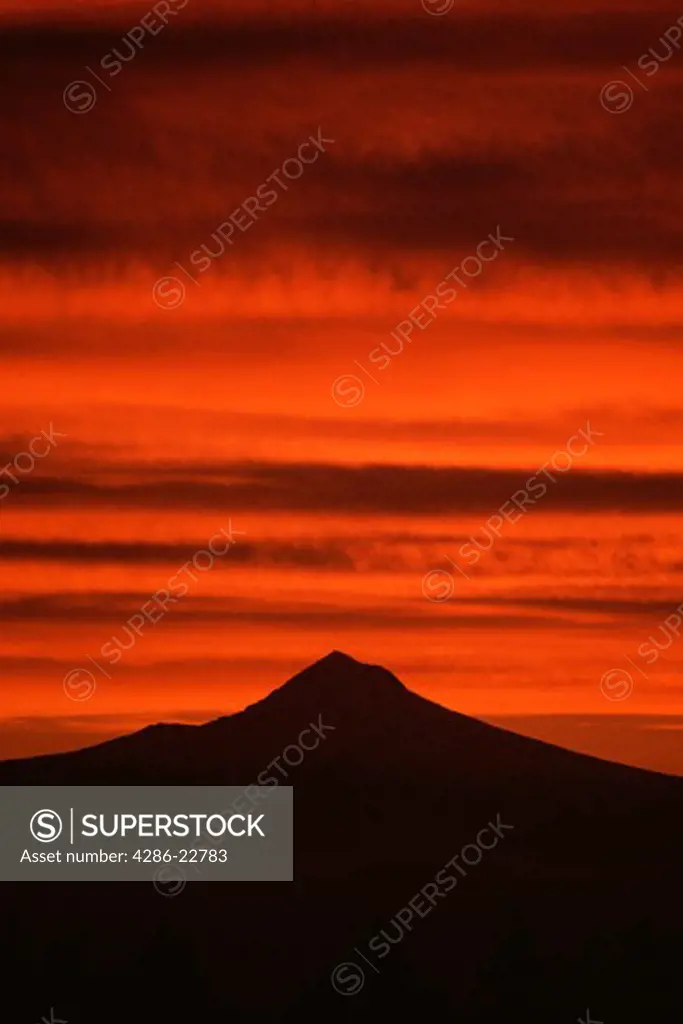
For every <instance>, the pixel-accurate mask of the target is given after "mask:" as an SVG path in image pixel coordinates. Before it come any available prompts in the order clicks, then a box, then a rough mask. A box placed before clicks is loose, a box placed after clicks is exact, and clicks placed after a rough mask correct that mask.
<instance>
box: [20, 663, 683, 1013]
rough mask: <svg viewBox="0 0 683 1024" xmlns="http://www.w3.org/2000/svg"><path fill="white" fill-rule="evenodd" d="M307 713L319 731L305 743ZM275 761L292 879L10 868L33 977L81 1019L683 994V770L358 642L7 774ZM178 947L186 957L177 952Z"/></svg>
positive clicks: (508, 1008) (223, 779)
mask: <svg viewBox="0 0 683 1024" xmlns="http://www.w3.org/2000/svg"><path fill="white" fill-rule="evenodd" d="M306 729H308V730H309V733H308V734H307V736H308V738H309V739H310V738H311V737H313V736H315V737H317V738H318V740H319V742H318V744H317V746H316V747H315V749H311V750H306V751H302V746H301V743H300V735H301V733H302V730H306ZM311 729H313V732H310V730H311ZM310 745H311V746H312V745H313V744H310ZM288 751H289V753H288ZM264 773H265V774H266V775H267V776H268V777H269V778H270V779H271V780H273V781H275V782H278V783H279V784H283V785H292V786H293V787H294V803H295V849H294V853H295V881H294V882H293V883H277V884H275V883H261V884H253V883H252V884H250V885H237V884H234V883H217V882H194V883H193V882H192V881H190V882H188V884H187V886H186V888H185V889H184V890H183V892H182V893H181V894H180V895H179V896H177V897H176V898H173V899H164V898H163V896H161V895H160V894H159V893H158V892H156V891H155V889H154V887H153V886H152V885H151V884H149V885H148V884H147V883H109V884H105V883H97V884H90V883H88V884H86V883H55V884H49V885H46V884H42V885H40V884H35V883H34V884H28V883H27V884H22V885H18V886H8V885H4V886H3V887H2V892H1V893H0V895H1V896H2V898H3V903H4V904H5V906H6V909H7V913H6V919H7V921H8V924H7V931H6V933H5V935H4V936H3V941H4V945H5V948H6V951H7V956H8V958H9V960H8V962H9V963H10V964H11V968H12V969H11V972H7V973H8V977H10V978H11V983H12V984H13V985H14V984H16V986H17V992H19V993H20V992H21V990H22V989H21V986H22V984H23V985H24V986H25V985H27V984H28V979H32V980H31V985H32V986H33V989H34V990H36V985H37V988H38V989H39V990H40V993H41V997H42V998H44V999H45V1006H46V1007H50V1006H54V1007H55V1010H56V1014H57V1016H61V1017H63V1018H65V1019H67V1020H68V1021H69V1024H72V1022H78V1021H79V1020H83V1021H85V1020H91V1019H95V1018H97V1019H98V1020H99V1021H100V1022H108V1021H109V1020H111V1021H112V1022H113V1021H114V1020H117V1021H120V1020H125V1021H126V1022H137V1021H138V1020H140V1021H142V1020H145V1022H148V1021H149V1020H156V1019H159V1020H160V1021H161V1020H164V1021H174V1020H175V1019H178V1020H179V1021H180V1020H181V1019H182V1020H183V1021H185V1022H187V1021H190V1020H193V1019H197V1020H199V1019H200V1017H199V1016H197V1017H196V1018H193V1016H192V1013H193V1012H195V1013H198V1014H200V1015H201V1019H202V1020H203V1019H204V1017H205V1016H207V1015H208V1014H213V1013H215V1014H219V1013H220V1014H224V1015H225V1014H231V1015H233V1017H234V1019H238V1020H241V1019H242V1017H243V1018H244V1020H250V1021H254V1020H255V1021H261V1020H263V1021H280V1020H283V1021H287V1020H295V1019H296V1020H297V1021H298V1020H300V1019H301V1016H302V1015H305V1016H312V1017H313V1016H315V1017H317V1018H319V1019H322V1020H325V1021H337V1020H340V1021H341V1020H358V1021H365V1020H368V1021H369V1020H373V1021H374V1020H376V1017H377V1015H378V1013H379V1014H382V1015H387V1016H394V1015H396V1016H398V1017H399V1019H403V1018H404V1017H405V1016H409V1017H417V1016H420V1017H421V1018H424V1019H426V1020H430V1019H431V1018H432V1017H434V1019H436V1018H437V1017H438V1018H439V1019H453V1020H455V1019H459V1020H465V1021H469V1020H472V1021H475V1020H476V1021H485V1022H488V1021H491V1022H493V1021H494V1020H495V1021H496V1022H500V1021H501V1020H503V1019H508V1018H510V1019H517V1017H518V1016H520V1015H522V1014H526V1015H527V1019H529V1020H538V1021H539V1024H540V1022H541V1021H544V1022H545V1021H549V1020H551V1019H552V1020H557V1021H560V1020H569V1021H573V1020H577V1019H578V1018H579V1016H585V1012H586V1006H590V1007H591V1012H592V1013H593V1015H594V1016H596V1017H597V1019H599V1020H603V1021H605V1022H606V1024H609V1022H611V1021H615V1022H617V1021H618V1022H619V1024H623V1022H624V1021H627V1022H628V1021H634V1022H636V1021H638V1022H640V1021H645V1020H647V1019H649V1018H650V1015H652V1014H655V1016H656V1014H657V1013H661V1012H664V1011H666V1014H668V1015H669V1017H670V1016H671V1014H672V1012H680V1010H681V1008H683V1006H682V1003H681V996H680V986H679V985H678V981H677V970H678V968H677V962H676V961H677V957H676V952H677V948H678V942H679V932H680V925H679V921H678V917H679V913H678V911H679V908H678V903H677V894H678V893H679V891H680V885H679V881H678V874H679V863H678V862H679V853H680V839H681V828H680V825H679V808H680V801H681V796H682V795H683V782H682V780H680V779H679V778H675V777H671V776H666V775H661V774H658V773H655V772H647V771H644V770H642V769H637V768H629V767H626V766H623V765H617V764H612V763H609V762H606V761H602V760H600V759H598V758H594V757H588V756H586V755H582V754H576V753H573V752H570V751H567V750H563V749H561V748H559V747H555V746H552V745H550V744H547V743H543V742H541V741H538V740H533V739H529V738H527V737H522V736H519V735H516V734H515V733H512V732H509V731H507V730H505V729H501V728H498V727H495V726H491V725H488V724H486V723H484V722H481V721H478V720H476V719H473V718H469V717H467V716H463V715H460V714H457V713H455V712H453V711H449V710H447V709H445V708H443V707H441V706H440V705H438V704H435V703H433V702H431V701H429V700H426V699H424V698H422V697H420V696H418V695H417V694H415V693H413V692H411V691H410V690H408V689H407V688H406V687H405V686H404V685H403V684H402V683H401V682H400V681H399V680H398V679H397V678H396V676H394V675H393V674H392V673H391V672H389V671H388V670H387V669H385V668H382V667H380V666H375V665H366V664H363V663H361V662H358V661H356V660H354V659H353V658H351V657H349V656H347V655H345V654H342V653H340V652H338V651H333V652H332V653H331V654H329V655H327V656H326V657H325V658H322V659H321V660H320V661H318V662H316V663H315V664H313V665H311V666H309V667H308V668H306V669H304V670H303V671H302V672H300V673H299V674H298V675H296V676H294V677H293V678H292V679H290V680H289V681H288V682H286V683H285V684H284V685H283V686H281V687H279V688H278V689H276V690H274V691H273V692H271V693H270V694H269V695H268V696H267V697H265V698H264V699H263V700H260V701H258V702H257V703H255V704H253V705H251V706H249V707H247V708H245V710H244V711H241V712H239V713H238V714H234V715H230V716H227V717H224V718H219V719H217V720H215V721H212V722H209V723H207V724H205V725H200V726H194V725H165V724H160V725H156V726H151V727H148V728H146V729H143V730H141V731H139V732H136V733H133V734H131V735H127V736H123V737H120V738H118V739H115V740H111V741H108V742H106V743H102V744H99V745H98V746H95V747H91V748H88V749H85V750H81V751H76V752H71V753H66V754H57V755H50V756H46V757H37V758H29V759H23V760H16V761H7V762H4V763H2V764H0V783H1V784H3V785H38V784H67V783H70V784H78V785H114V784H119V785H142V784H156V785H181V784H182V785H200V784H206V785H239V786H247V785H249V784H253V783H256V782H257V780H259V776H260V777H261V779H262V778H263V777H264ZM259 781H260V780H259ZM270 784H272V782H271V783H270ZM496 822H502V823H504V832H503V833H501V835H503V836H504V838H501V839H500V841H499V842H498V843H497V845H496V846H495V848H493V849H491V850H490V852H487V853H486V854H485V855H484V856H483V857H482V858H481V861H480V862H477V863H476V865H475V866H472V867H469V868H467V869H466V874H465V876H460V877H458V878H457V883H458V884H457V885H456V886H455V887H454V888H453V891H451V892H449V894H447V895H446V894H443V895H439V897H438V899H437V898H436V897H435V898H434V901H433V902H432V904H431V907H430V910H429V912H428V913H427V914H425V916H424V918H423V917H422V916H421V915H419V916H418V915H417V914H416V913H414V914H413V915H412V919H411V920H410V922H409V923H410V928H408V927H407V924H405V919H406V916H407V914H408V912H407V911H405V909H404V908H406V907H407V906H408V904H409V901H410V900H411V898H412V897H415V894H417V893H419V892H420V890H421V889H422V888H423V887H424V886H425V885H426V884H427V883H430V882H433V880H434V878H435V876H436V875H437V873H438V872H439V871H440V870H441V869H442V868H443V867H444V865H445V864H446V863H447V862H448V861H449V859H450V858H453V857H454V856H455V855H457V854H458V853H459V851H461V850H462V848H463V847H465V846H467V845H468V844H470V848H471V849H472V848H473V847H472V845H471V844H474V843H475V838H476V837H477V835H478V834H480V833H481V830H482V829H483V828H485V827H488V826H490V825H491V824H492V823H493V824H495V823H496ZM402 909H404V914H403V923H402V922H401V919H400V918H399V919H398V921H397V919H396V915H397V914H398V912H399V911H401V910H402ZM46 915H47V920H48V922H51V924H52V926H53V927H52V928H50V927H48V928H46V927H45V921H46ZM57 922H58V923H59V927H58V928H57ZM382 934H386V935H387V936H391V940H392V941H391V942H389V940H388V939H386V940H384V939H382V943H383V945H382V949H384V947H385V946H386V947H387V949H388V952H387V953H385V955H384V956H383V957H381V958H380V959H377V960H376V962H374V965H373V962H372V954H371V953H369V949H370V947H369V946H368V943H369V942H370V941H371V940H372V939H373V937H377V936H380V935H382ZM17 935H20V936H21V935H25V940H24V941H25V942H26V944H27V945H26V948H27V949H30V950H31V954H30V956H29V955H28V954H25V955H24V954H23V953H22V954H21V955H20V954H19V952H18V950H23V949H24V945H23V943H22V942H20V941H18V940H17ZM65 944H66V945H68V948H69V950H70V955H69V957H68V958H67V959H68V963H67V964H66V965H62V968H61V972H60V973H59V977H58V978H57V977H55V968H54V964H55V963H56V962H57V961H56V960H55V956H56V955H57V954H56V950H57V949H59V948H61V949H63V948H65ZM375 945H377V943H375ZM358 950H360V951H361V953H362V954H364V956H366V957H368V958H369V959H370V961H371V964H370V965H368V963H367V962H366V961H365V960H364V959H363V958H362V957H361V956H360V955H359V953H358ZM58 959H59V962H60V963H62V961H63V959H64V957H61V959H60V958H58ZM178 959H180V960H181V961H182V962H184V963H186V964H187V965H188V966H187V972H186V974H185V975H183V973H182V970H179V969H178V970H176V969H174V970H173V971H172V973H171V974H169V973H168V971H165V970H164V967H163V965H164V963H169V964H172V963H175V962H176V960H178ZM341 963H347V964H348V963H350V964H352V965H356V966H357V967H359V968H360V969H361V970H362V971H363V972H364V981H363V984H362V986H361V988H360V989H358V991H357V992H354V993H353V994H352V993H351V992H348V991H346V990H345V989H344V991H342V993H340V992H339V991H338V990H335V987H334V985H333V984H332V982H331V976H332V974H333V971H334V970H335V968H336V966H337V965H339V964H341ZM150 964H152V967H149V965H150ZM190 964H191V965H192V967H191V969H190ZM50 965H52V966H50ZM145 965H147V966H145ZM345 970H346V972H347V974H346V975H345V976H344V979H343V985H342V988H344V985H345V986H346V988H349V987H350V988H353V984H351V982H353V978H351V982H349V978H350V975H349V973H348V972H349V971H350V970H351V968H349V967H347V968H345ZM41 971H42V972H43V973H41ZM37 977H38V978H40V982H39V983H36V981H35V979H36V978H37ZM141 979H146V980H144V983H143V981H141ZM155 979H156V980H155ZM264 979H267V984H264ZM51 985H52V986H53V987H52V989H51V988H50V986H51ZM155 986H156V987H155ZM169 986H170V988H169ZM174 986H175V988H174ZM141 987H142V989H144V992H143V993H142V995H140V996H139V999H137V1000H136V999H134V998H133V996H132V995H131V993H133V992H134V991H135V992H138V993H139V992H140V989H141ZM103 988H105V989H106V990H107V991H108V992H112V993H115V994H112V997H111V1000H110V1001H108V1003H107V1006H106V1007H103V1006H102V1000H101V997H100V998H99V1002H98V992H101V991H102V990H103ZM56 989H59V991H60V992H63V997H62V998H63V1000H64V1011H62V1010H61V1007H60V1004H59V1002H58V1000H57V994H56V991H55V990H56ZM181 989H182V991H181ZM24 991H25V990H24ZM174 992H175V997H177V998H176V1002H175V1003H174V999H173V993H174ZM194 997H196V1001H194V1002H193V998H194ZM23 1005H25V1003H24V1004H23ZM193 1006H194V1007H195V1011H192V1010H191V1009H190V1008H191V1007H193ZM155 1007H156V1010H155V1009H154V1008H155ZM174 1007H175V1008H174ZM68 1008H69V1012H71V1014H72V1016H69V1013H68V1012H66V1011H67V1009H68ZM38 1009H39V1008H38V1007H36V1011H38ZM117 1014H118V1016H117ZM449 1015H450V1017H449ZM39 1017H40V1012H38V1016H37V1017H36V1018H35V1019H39Z"/></svg>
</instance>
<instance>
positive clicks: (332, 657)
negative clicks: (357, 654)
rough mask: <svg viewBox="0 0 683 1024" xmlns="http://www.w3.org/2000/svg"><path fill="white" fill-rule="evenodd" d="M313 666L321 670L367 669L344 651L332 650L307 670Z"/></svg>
mask: <svg viewBox="0 0 683 1024" xmlns="http://www.w3.org/2000/svg"><path fill="white" fill-rule="evenodd" d="M315 665H319V666H320V667H321V668H333V667H337V666H338V667H339V668H347V669H348V668H352V667H353V668H364V667H367V666H365V665H364V663H363V662H362V661H357V660H356V658H352V657H351V655H350V654H345V653H344V651H338V650H336V649H335V650H333V651H330V653H329V654H326V655H325V656H324V657H323V658H319V659H318V661H315V662H313V664H312V665H310V666H309V668H313V667H314V666H315Z"/></svg>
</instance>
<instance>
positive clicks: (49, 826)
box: [30, 810, 63, 843]
mask: <svg viewBox="0 0 683 1024" xmlns="http://www.w3.org/2000/svg"><path fill="white" fill-rule="evenodd" d="M30 828H31V835H32V836H33V838H34V839H37V840H38V842H39V843H54V841H55V839H59V837H60V836H61V834H62V828H63V826H62V819H61V818H60V817H59V815H58V814H57V812H56V811H48V810H43V811H36V813H35V814H34V815H33V817H32V818H31V825H30Z"/></svg>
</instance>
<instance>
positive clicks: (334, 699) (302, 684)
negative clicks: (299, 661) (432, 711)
mask: <svg viewBox="0 0 683 1024" xmlns="http://www.w3.org/2000/svg"><path fill="white" fill-rule="evenodd" d="M408 692H409V691H408V690H407V689H406V687H405V686H404V685H403V683H402V682H401V681H400V680H399V679H397V677H396V676H395V675H394V674H393V673H392V672H389V671H388V669H385V668H382V667H381V666H380V665H368V664H366V663H365V662H363V661H358V660H357V659H356V658H352V657H351V655H349V654H345V653H344V652H343V651H338V650H333V651H330V653H329V654H326V655H325V656H324V657H322V658H320V659H318V661H314V662H313V663H312V664H311V665H309V666H308V667H307V668H305V669H303V670H302V671H301V672H297V674H296V675H295V676H292V678H291V679H289V680H288V681H287V682H286V683H284V684H283V685H282V686H280V687H278V688H277V689H276V690H273V691H272V692H271V693H269V694H268V696H266V697H264V698H263V699H262V700H260V701H258V702H257V703H256V704H252V705H251V708H259V707H269V708H270V707H273V706H275V705H276V704H277V705H279V706H280V707H281V708H283V707H284V706H285V705H289V706H299V707H303V706H309V705H310V706H311V707H316V708H317V707H319V706H320V703H321V701H324V702H325V703H326V705H327V706H336V707H347V708H348V709H352V708H355V709H356V712H358V711H359V710H360V709H361V708H365V709H367V708H368V707H369V706H374V705H376V704H377V701H380V702H382V701H383V700H386V699H388V700H391V699H392V698H395V697H396V696H397V695H399V694H402V695H406V694H407V693H408Z"/></svg>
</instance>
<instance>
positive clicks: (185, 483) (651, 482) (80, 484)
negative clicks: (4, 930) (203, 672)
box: [6, 449, 683, 529]
mask: <svg viewBox="0 0 683 1024" xmlns="http://www.w3.org/2000/svg"><path fill="white" fill-rule="evenodd" d="M558 450H559V449H558ZM553 455H554V453H553V452H552V451H550V452H549V453H548V463H547V464H546V465H547V466H548V470H547V471H548V472H549V473H550V474H551V475H552V476H554V477H555V480H556V482H555V483H553V482H552V481H551V480H550V479H548V478H547V476H545V475H543V474H541V475H540V476H539V475H537V474H538V470H534V469H519V470H508V469H487V468H463V467H457V468H452V467H446V468H442V467H428V466H400V465H367V466H340V465H330V464H321V463H267V462H263V463H258V462H235V463H225V464H221V463H211V464H205V465H202V464H194V465H192V466H188V465H186V464H178V465H174V464H172V463H166V464H163V463H162V464H157V465H155V466H149V465H147V464H145V465H140V466H138V467H137V468H135V467H133V466H128V467H125V475H126V476H127V477H129V478H130V477H133V479H132V480H131V481H130V482H126V483H120V482H117V481H116V480H114V479H112V482H111V483H101V482H97V483H95V482H92V481H90V480H84V479H75V478H65V477H52V478H49V477H41V478H37V476H36V474H33V475H32V476H26V477H24V478H22V480H21V484H20V486H16V487H14V488H13V489H12V490H11V492H10V495H9V496H8V497H7V499H6V501H7V502H8V505H9V502H12V503H13V504H15V503H16V506H17V507H22V506H23V507H26V508H28V507H47V506H61V507H74V506H88V505H90V506H97V507H110V508H164V509H167V510H168V509H172V508H177V509H190V508H192V509H203V510H205V511H212V512H214V511H215V512H219V511H223V512H225V511H226V510H229V511H230V514H232V515H236V514H237V513H240V514H241V515H243V516H246V515H247V513H248V512H249V511H250V510H251V511H254V512H257V511H270V512H273V511H276V510H280V511H301V512H304V511H307V512H341V513H344V512H348V513H359V512H363V513H369V514H373V513H378V514H383V513H392V514H395V515H400V516H407V515H414V514H419V515H425V516H430V515H434V516H443V515H445V514H452V515H457V514H458V513H481V514H482V515H485V518H488V516H490V515H493V514H495V513H496V512H497V510H498V509H499V508H500V506H501V505H503V504H505V503H506V502H508V501H509V499H510V497H511V496H512V495H513V494H514V493H516V492H518V491H520V490H524V489H525V487H526V484H527V483H528V482H529V480H530V479H531V478H532V477H535V479H536V485H535V486H536V487H537V488H538V486H539V483H543V484H544V485H545V486H546V488H547V490H546V493H545V494H544V495H541V493H540V491H539V490H536V492H535V493H536V503H535V504H533V505H527V506H526V514H527V515H529V514H533V513H534V511H535V510H537V509H541V508H542V509H543V511H544V512H549V511H559V510H573V511H589V512H604V511H610V512H624V513H629V512H666V511H671V512H674V511H680V510H681V509H683V474H680V473H638V472H617V471H607V470H605V471H589V470H581V469H576V468H575V469H571V470H570V471H569V472H565V473H564V474H563V473H560V472H557V471H556V470H554V469H552V468H551V467H550V465H549V464H550V460H551V459H552V458H553ZM558 464H559V465H561V466H566V460H561V461H559V462H558ZM123 472H124V470H122V468H121V467H117V469H116V472H115V474H114V472H112V477H114V475H115V476H116V477H117V478H120V476H121V475H122V473H123ZM103 475H104V474H103V473H102V471H100V472H99V473H98V476H99V477H100V478H102V476H103ZM138 481H139V482H138ZM484 521H485V520H484ZM247 526H248V523H246V522H244V521H243V522H242V523H240V522H238V521H237V520H236V521H235V529H241V528H243V527H244V528H247Z"/></svg>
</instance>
